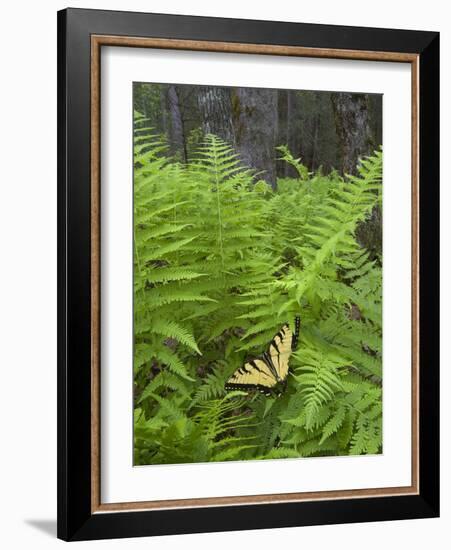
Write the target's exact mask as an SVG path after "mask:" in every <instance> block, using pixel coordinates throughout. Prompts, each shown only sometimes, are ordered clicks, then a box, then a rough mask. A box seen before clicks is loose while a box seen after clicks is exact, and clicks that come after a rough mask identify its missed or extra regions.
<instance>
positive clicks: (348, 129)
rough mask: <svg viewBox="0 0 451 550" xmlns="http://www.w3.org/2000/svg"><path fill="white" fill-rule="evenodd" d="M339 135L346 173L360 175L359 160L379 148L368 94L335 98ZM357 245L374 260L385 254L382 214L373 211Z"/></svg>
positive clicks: (361, 228)
mask: <svg viewBox="0 0 451 550" xmlns="http://www.w3.org/2000/svg"><path fill="white" fill-rule="evenodd" d="M331 99H332V105H333V109H334V115H335V124H336V129H337V134H338V137H339V139H340V143H341V148H342V159H343V163H342V166H343V173H344V174H354V175H355V174H357V165H358V161H359V159H361V158H362V157H364V156H366V155H370V154H371V153H372V152H373V150H374V149H375V147H376V145H377V144H376V141H375V138H376V136H374V135H373V133H372V132H371V125H370V113H369V106H370V105H369V98H368V96H367V95H365V94H349V93H337V94H332V96H331ZM356 237H357V241H358V242H359V243H360V245H361V246H363V247H364V248H366V249H367V250H368V251H369V253H370V257H371V258H376V257H378V256H380V255H381V253H382V212H381V210H380V208H379V207H378V206H375V207H374V208H373V211H372V212H371V215H370V216H369V218H368V219H367V220H365V221H364V222H361V223H360V224H359V225H358V227H357V230H356Z"/></svg>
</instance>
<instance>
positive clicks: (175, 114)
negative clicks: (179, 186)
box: [168, 86, 186, 162]
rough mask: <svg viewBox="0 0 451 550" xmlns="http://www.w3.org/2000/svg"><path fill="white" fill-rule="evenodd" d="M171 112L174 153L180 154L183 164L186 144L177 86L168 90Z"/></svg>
mask: <svg viewBox="0 0 451 550" xmlns="http://www.w3.org/2000/svg"><path fill="white" fill-rule="evenodd" d="M168 102H169V111H170V113H171V142H172V145H173V149H174V152H175V153H176V154H179V155H180V157H181V160H182V162H186V143H185V132H184V128H183V119H182V114H181V111H180V102H179V96H178V93H177V88H176V87H175V86H169V88H168Z"/></svg>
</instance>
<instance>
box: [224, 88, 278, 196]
mask: <svg viewBox="0 0 451 550" xmlns="http://www.w3.org/2000/svg"><path fill="white" fill-rule="evenodd" d="M232 108H233V116H234V118H233V122H234V128H235V139H236V146H237V150H238V152H239V154H240V156H241V159H242V161H243V163H244V164H245V165H246V166H249V167H251V168H255V169H256V170H257V171H258V172H260V174H258V176H257V177H259V178H261V179H264V180H266V182H267V183H268V184H269V185H271V187H272V188H273V189H275V188H276V151H275V146H276V135H277V122H278V120H277V118H278V113H277V90H265V89H254V88H235V89H234V91H233V95H232Z"/></svg>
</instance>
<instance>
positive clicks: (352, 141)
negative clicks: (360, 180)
mask: <svg viewBox="0 0 451 550" xmlns="http://www.w3.org/2000/svg"><path fill="white" fill-rule="evenodd" d="M331 99H332V106H333V110H334V116H335V127H336V131H337V135H338V138H339V141H340V147H341V158H342V171H343V174H356V173H357V164H358V161H359V159H360V158H362V157H364V156H366V155H369V154H371V152H372V151H373V149H374V147H375V143H374V137H373V136H372V134H371V131H370V121H369V110H368V96H367V95H365V94H351V93H335V94H332V95H331Z"/></svg>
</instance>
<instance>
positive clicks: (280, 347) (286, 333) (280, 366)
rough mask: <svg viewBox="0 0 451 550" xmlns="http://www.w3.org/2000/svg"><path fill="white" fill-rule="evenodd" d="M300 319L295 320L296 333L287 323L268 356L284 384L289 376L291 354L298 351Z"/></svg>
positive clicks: (271, 345) (270, 348) (280, 331)
mask: <svg viewBox="0 0 451 550" xmlns="http://www.w3.org/2000/svg"><path fill="white" fill-rule="evenodd" d="M299 327H300V319H299V317H296V319H295V329H294V332H293V331H292V330H291V328H290V326H289V325H288V323H285V325H283V327H282V328H281V329H280V330H279V332H278V333H277V334H276V335H275V336H274V338H273V339H272V340H271V343H270V344H269V348H268V352H267V356H268V357H269V359H270V361H271V364H272V366H273V367H274V370H275V372H276V376H277V379H278V381H281V382H284V381H285V380H286V378H287V376H288V366H289V365H288V361H289V359H290V355H291V352H292V351H293V350H295V349H296V346H297V340H298V336H299Z"/></svg>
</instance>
